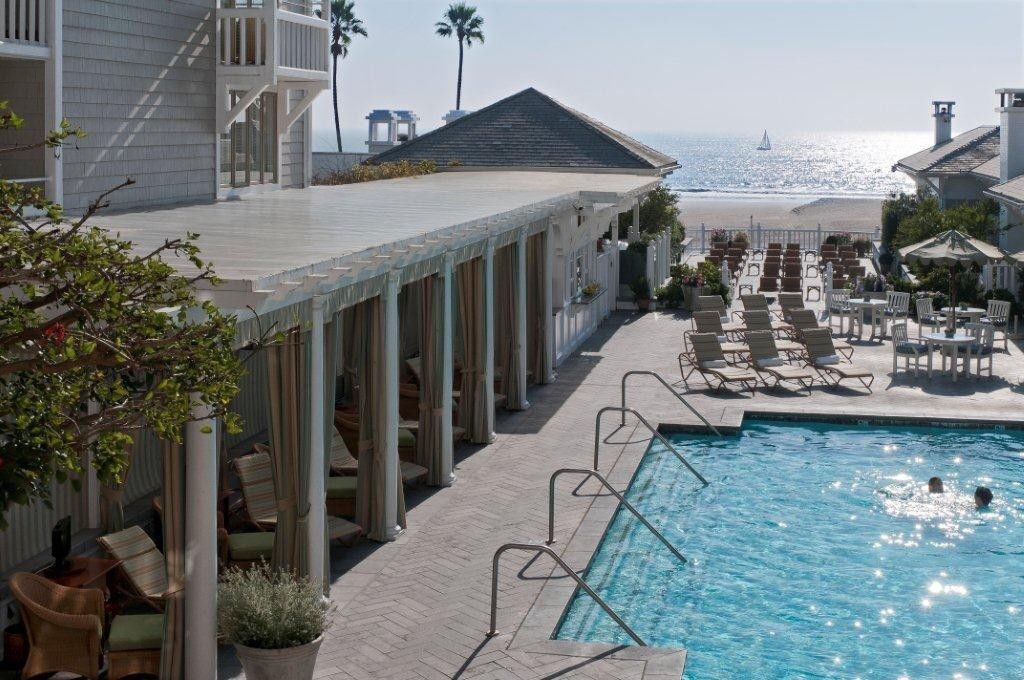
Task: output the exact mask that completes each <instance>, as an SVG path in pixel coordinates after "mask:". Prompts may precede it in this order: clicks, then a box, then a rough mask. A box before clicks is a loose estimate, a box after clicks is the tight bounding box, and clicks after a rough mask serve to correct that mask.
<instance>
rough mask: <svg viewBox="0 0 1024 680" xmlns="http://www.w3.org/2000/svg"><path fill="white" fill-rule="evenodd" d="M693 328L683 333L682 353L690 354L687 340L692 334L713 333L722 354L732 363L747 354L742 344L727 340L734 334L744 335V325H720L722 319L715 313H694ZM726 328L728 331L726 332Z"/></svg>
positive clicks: (745, 330)
mask: <svg viewBox="0 0 1024 680" xmlns="http://www.w3.org/2000/svg"><path fill="white" fill-rule="evenodd" d="M693 328H694V330H692V331H687V332H685V333H683V345H684V350H683V351H684V353H689V352H690V346H689V342H688V338H689V336H691V335H693V334H694V333H714V334H715V335H716V336H718V338H719V340H718V341H719V342H720V343H721V345H722V352H724V353H725V355H726V356H728V357H730V358H731V359H732V362H733V363H734V362H736V361H739V360H740V358H741V357H742V356H743V355H745V354H746V353H747V346H746V345H744V344H743V343H742V342H733V341H730V340H728V337H729V336H730V335H733V336H735V335H736V334H740V333H746V332H747V326H746V324H729V325H728V326H727V325H726V324H723V323H722V318H721V317H720V316H718V314H717V312H713V311H708V312H694V313H693ZM727 328H728V329H729V330H726V329H727Z"/></svg>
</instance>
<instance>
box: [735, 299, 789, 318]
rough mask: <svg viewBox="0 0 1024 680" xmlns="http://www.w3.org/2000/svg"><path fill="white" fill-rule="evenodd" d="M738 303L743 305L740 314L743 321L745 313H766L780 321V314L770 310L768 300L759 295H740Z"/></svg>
mask: <svg viewBox="0 0 1024 680" xmlns="http://www.w3.org/2000/svg"><path fill="white" fill-rule="evenodd" d="M740 302H742V303H743V311H742V312H741V314H742V315H743V318H744V319H746V318H747V316H746V315H747V312H768V314H770V315H772V316H775V317H777V318H778V319H779V320H782V312H780V311H778V310H774V309H772V308H771V307H770V305H769V301H768V298H767V297H765V296H764V295H761V294H760V293H752V294H750V295H741V296H740Z"/></svg>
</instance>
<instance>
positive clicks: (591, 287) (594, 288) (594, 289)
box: [580, 282, 601, 298]
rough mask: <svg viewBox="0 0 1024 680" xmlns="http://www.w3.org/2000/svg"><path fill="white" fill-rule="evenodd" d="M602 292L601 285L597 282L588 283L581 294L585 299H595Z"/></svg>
mask: <svg viewBox="0 0 1024 680" xmlns="http://www.w3.org/2000/svg"><path fill="white" fill-rule="evenodd" d="M600 290H601V286H600V284H598V283H596V282H591V283H588V284H587V285H585V286H583V289H582V290H580V294H581V295H583V297H585V298H589V297H594V296H595V295H597V294H598V292H600Z"/></svg>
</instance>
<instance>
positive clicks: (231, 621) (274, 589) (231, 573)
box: [217, 564, 330, 649]
mask: <svg viewBox="0 0 1024 680" xmlns="http://www.w3.org/2000/svg"><path fill="white" fill-rule="evenodd" d="M329 613H330V605H329V604H328V603H327V601H326V600H325V599H324V592H323V587H322V586H321V585H320V584H319V583H318V582H316V581H313V580H311V579H308V578H296V577H295V576H293V575H292V574H291V573H290V572H285V571H273V570H272V569H271V568H270V567H269V566H267V565H266V564H262V565H261V566H259V567H253V568H251V569H246V570H243V569H239V568H237V567H235V568H232V569H229V570H228V571H227V573H225V575H224V577H223V579H222V580H221V582H220V584H219V585H218V587H217V627H218V631H219V634H220V636H221V637H222V638H224V639H225V640H227V641H229V642H233V643H235V644H239V645H244V646H246V647H255V648H257V649H286V648H288V647H299V646H301V645H305V644H309V643H310V642H312V641H313V640H315V639H317V638H318V637H320V635H322V634H323V632H324V628H325V627H326V625H327V615H328V614H329Z"/></svg>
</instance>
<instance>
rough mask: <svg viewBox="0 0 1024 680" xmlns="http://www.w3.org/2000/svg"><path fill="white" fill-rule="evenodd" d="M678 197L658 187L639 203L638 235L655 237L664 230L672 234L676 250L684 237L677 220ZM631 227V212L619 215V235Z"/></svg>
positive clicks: (663, 186)
mask: <svg viewBox="0 0 1024 680" xmlns="http://www.w3.org/2000/svg"><path fill="white" fill-rule="evenodd" d="M678 201H679V197H678V196H677V195H676V193H675V192H674V191H672V190H670V189H669V188H668V187H666V186H665V185H659V186H658V187H657V188H656V189H653V190H651V191H650V193H648V194H647V196H645V197H644V199H643V200H642V201H640V235H641V236H644V235H645V234H653V235H654V236H657V235H658V234H661V233H662V232H663V231H665V230H666V229H668V230H670V231H671V232H672V247H673V248H678V247H679V244H680V243H681V242H682V240H683V238H684V236H685V235H686V229H685V228H684V227H683V223H682V222H681V221H680V219H679V206H678V205H677V202H678ZM631 226H633V211H632V210H628V211H626V212H624V213H619V233H620V234H626V233H628V231H629V228H630V227H631Z"/></svg>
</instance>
